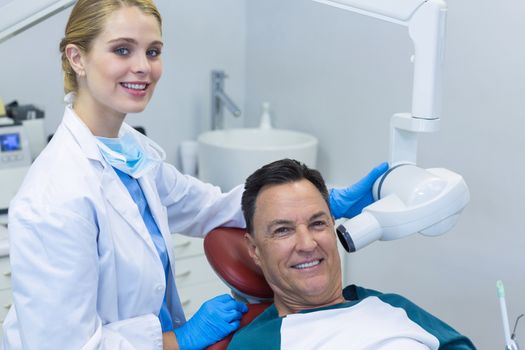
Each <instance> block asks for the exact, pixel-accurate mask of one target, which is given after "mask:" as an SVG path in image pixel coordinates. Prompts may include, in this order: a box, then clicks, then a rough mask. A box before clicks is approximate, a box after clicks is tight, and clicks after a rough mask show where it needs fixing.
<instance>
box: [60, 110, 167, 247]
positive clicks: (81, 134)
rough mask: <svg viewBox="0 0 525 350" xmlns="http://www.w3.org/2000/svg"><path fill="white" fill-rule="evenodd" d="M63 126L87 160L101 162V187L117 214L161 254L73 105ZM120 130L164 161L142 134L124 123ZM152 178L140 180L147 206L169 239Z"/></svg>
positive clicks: (159, 152)
mask: <svg viewBox="0 0 525 350" xmlns="http://www.w3.org/2000/svg"><path fill="white" fill-rule="evenodd" d="M63 123H64V125H65V126H66V128H67V129H68V130H69V131H70V132H71V134H72V136H73V138H74V139H75V140H76V142H77V143H78V145H79V147H80V148H81V149H82V152H83V153H84V154H85V155H86V157H87V158H88V159H91V160H95V161H98V163H99V164H101V165H102V177H101V186H102V189H103V190H102V193H103V195H104V197H105V198H106V199H107V200H108V202H109V203H110V205H111V206H112V207H113V208H114V209H115V211H117V212H118V213H119V214H120V216H122V217H123V218H124V220H126V221H127V222H128V223H129V224H130V226H131V227H132V228H133V230H134V231H135V232H136V233H137V234H139V235H140V236H141V237H142V239H143V240H144V242H145V243H146V245H147V246H148V247H149V249H150V250H151V251H152V253H153V254H155V255H158V253H157V249H156V248H155V246H154V244H153V241H152V239H151V235H150V233H149V231H148V229H147V227H146V225H145V224H144V220H142V217H141V215H140V213H139V211H138V209H137V206H136V205H135V204H134V203H133V201H132V199H131V197H130V196H129V195H128V194H127V189H126V187H125V186H124V184H123V183H122V182H121V181H120V179H119V178H118V176H117V174H116V173H115V171H114V170H113V168H112V167H111V165H110V164H109V163H107V162H106V160H105V159H104V157H103V156H102V153H101V152H100V149H99V147H98V145H97V142H96V138H95V137H94V136H93V134H92V133H91V131H90V130H89V128H88V127H87V126H86V124H84V122H83V121H82V120H81V119H80V118H79V117H78V115H77V114H76V113H75V111H74V110H73V108H72V106H71V105H68V106H66V110H65V112H64V119H63ZM121 130H122V131H124V132H127V131H129V132H133V133H134V135H136V138H137V140H138V141H139V142H140V143H141V144H142V145H143V146H144V150H145V151H146V152H149V154H150V155H151V156H152V157H156V158H157V159H158V160H159V161H163V160H164V159H165V153H164V151H163V150H162V148H160V146H158V145H157V144H155V143H154V142H153V141H151V140H149V139H148V138H147V137H146V136H144V135H142V134H140V133H139V132H138V131H136V130H135V129H133V128H132V127H131V126H129V125H127V124H125V123H124V124H123V125H122V128H121ZM149 179H151V178H150V177H148V176H146V177H144V176H143V177H142V178H141V179H139V182H140V184H141V188H142V190H143V191H144V195H145V196H146V199H147V201H148V205H150V210H151V212H152V214H153V217H154V219H155V221H156V222H157V225H158V227H159V230H161V232H163V235H164V236H166V234H165V229H166V226H167V225H166V224H165V223H162V219H161V215H159V214H160V213H162V208H161V205H160V199H158V195H157V196H156V195H155V193H154V192H155V191H154V188H155V186H154V184H151V183H150V180H149ZM164 216H165V215H164Z"/></svg>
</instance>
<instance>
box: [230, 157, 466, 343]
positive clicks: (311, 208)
mask: <svg viewBox="0 0 525 350" xmlns="http://www.w3.org/2000/svg"><path fill="white" fill-rule="evenodd" d="M328 203H329V202H328V191H327V189H326V186H325V183H324V180H323V178H322V176H321V174H320V173H319V172H318V171H316V170H313V169H309V168H308V167H306V166H305V165H303V164H301V163H299V162H297V161H295V160H290V159H284V160H280V161H277V162H274V163H271V164H268V165H266V166H264V167H262V168H261V169H259V170H257V171H256V172H255V173H253V174H252V175H251V176H250V177H249V178H248V179H247V180H246V184H245V191H244V194H243V197H242V210H243V212H244V217H245V219H246V224H247V231H248V233H247V234H246V240H247V242H248V246H249V251H250V255H251V256H252V258H253V259H254V261H255V263H256V264H257V265H258V266H260V267H261V269H262V271H263V273H264V276H265V278H266V280H267V281H268V283H269V285H270V286H271V288H272V290H273V292H274V304H273V305H271V306H270V307H269V308H268V309H266V310H265V311H264V312H263V313H262V314H261V315H259V316H258V317H257V318H256V319H255V320H254V321H253V322H252V323H250V324H249V325H248V326H246V327H245V328H243V329H242V330H240V331H239V332H237V334H235V336H234V337H233V339H232V341H231V343H230V346H229V347H228V349H243V350H246V349H250V350H253V349H264V350H273V349H298V350H305V349H315V350H318V349H334V350H339V349H399V350H412V349H414V350H415V349H458V350H459V349H475V347H474V345H473V344H472V343H471V342H470V340H469V339H467V338H466V337H464V336H462V335H461V334H459V333H458V332H456V331H455V330H454V329H452V328H451V327H450V326H448V325H447V324H445V323H444V322H442V321H440V320H439V319H437V318H435V317H434V316H432V315H430V314H429V313H427V312H426V311H424V310H422V309H421V308H419V307H418V306H416V305H414V304H413V303H411V302H410V301H408V300H407V299H405V298H403V297H401V296H399V295H395V294H382V293H380V292H377V291H373V290H370V289H365V288H362V287H356V286H354V285H351V286H348V287H346V288H345V289H344V290H343V289H342V279H341V263H340V260H339V253H338V250H337V239H336V234H335V229H334V220H333V218H332V215H331V214H330V210H329V204H328Z"/></svg>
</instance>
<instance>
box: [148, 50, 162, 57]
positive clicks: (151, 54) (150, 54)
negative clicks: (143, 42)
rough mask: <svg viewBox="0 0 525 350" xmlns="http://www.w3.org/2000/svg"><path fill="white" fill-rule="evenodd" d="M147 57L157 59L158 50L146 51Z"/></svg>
mask: <svg viewBox="0 0 525 350" xmlns="http://www.w3.org/2000/svg"><path fill="white" fill-rule="evenodd" d="M146 55H147V56H148V57H157V56H160V49H149V50H148V51H146Z"/></svg>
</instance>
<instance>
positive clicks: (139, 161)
mask: <svg viewBox="0 0 525 350" xmlns="http://www.w3.org/2000/svg"><path fill="white" fill-rule="evenodd" d="M97 140H98V141H99V142H97V144H98V147H99V148H100V150H101V151H102V155H103V157H104V159H106V161H107V162H108V163H109V164H111V166H113V167H115V168H117V169H119V170H120V171H122V172H124V173H126V174H128V175H129V176H132V177H134V178H135V179H137V178H139V177H141V176H142V175H143V174H145V173H146V172H147V171H149V170H150V169H152V168H153V167H155V165H157V164H158V163H160V162H161V161H162V159H160V158H157V159H155V158H154V157H151V156H149V155H148V154H146V152H145V151H144V148H143V147H142V145H141V144H140V143H139V142H138V140H136V139H135V137H134V136H133V134H132V133H131V132H125V133H124V134H123V135H122V136H120V137H119V138H107V137H97Z"/></svg>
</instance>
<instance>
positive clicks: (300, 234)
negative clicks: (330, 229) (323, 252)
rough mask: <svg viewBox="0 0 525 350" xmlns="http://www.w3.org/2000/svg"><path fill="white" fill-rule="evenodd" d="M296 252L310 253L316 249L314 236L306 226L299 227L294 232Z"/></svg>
mask: <svg viewBox="0 0 525 350" xmlns="http://www.w3.org/2000/svg"><path fill="white" fill-rule="evenodd" d="M296 239H297V241H296V247H297V250H303V251H311V250H313V249H315V248H316V247H317V241H316V239H315V235H314V233H313V232H311V231H310V230H309V229H308V227H307V226H306V225H299V226H298V228H297V232H296Z"/></svg>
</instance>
